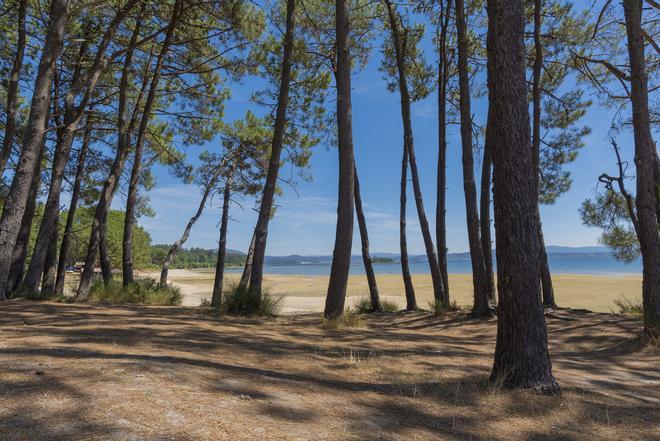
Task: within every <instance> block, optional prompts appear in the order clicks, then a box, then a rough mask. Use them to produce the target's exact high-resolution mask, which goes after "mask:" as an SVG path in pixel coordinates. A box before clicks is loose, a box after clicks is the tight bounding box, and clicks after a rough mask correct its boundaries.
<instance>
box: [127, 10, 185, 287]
mask: <svg viewBox="0 0 660 441" xmlns="http://www.w3.org/2000/svg"><path fill="white" fill-rule="evenodd" d="M182 8H183V0H177V2H176V3H175V5H174V10H173V13H172V18H171V19H170V23H169V26H168V27H167V32H166V33H165V39H164V41H163V45H162V47H161V49H160V53H159V54H158V59H157V61H156V67H155V68H154V73H153V76H152V77H151V85H150V86H149V94H148V95H147V100H146V102H145V104H144V110H143V111H142V121H140V127H139V128H138V134H137V140H136V142H135V152H134V156H133V168H132V169H131V177H130V180H129V183H128V196H127V197H126V212H125V215H124V236H123V240H122V259H121V263H122V274H123V280H122V283H123V285H124V287H126V286H128V285H130V284H131V283H133V282H134V275H133V249H132V244H133V224H134V223H135V206H136V204H137V199H138V198H137V196H138V194H137V192H138V185H139V180H140V171H141V167H142V152H143V149H144V144H145V142H146V141H145V139H146V136H147V128H148V126H149V121H150V120H151V111H152V108H153V105H154V102H155V100H156V93H157V89H158V83H159V82H160V74H161V71H162V69H163V65H164V63H165V56H166V55H167V52H168V51H169V49H170V46H171V44H172V40H173V38H174V31H175V30H176V26H177V23H178V21H179V18H180V17H181V14H182Z"/></svg>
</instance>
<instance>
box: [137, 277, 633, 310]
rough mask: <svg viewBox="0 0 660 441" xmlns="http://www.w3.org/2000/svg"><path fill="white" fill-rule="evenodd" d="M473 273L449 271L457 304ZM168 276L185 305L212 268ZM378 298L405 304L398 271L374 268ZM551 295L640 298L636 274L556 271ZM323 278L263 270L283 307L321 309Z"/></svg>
mask: <svg viewBox="0 0 660 441" xmlns="http://www.w3.org/2000/svg"><path fill="white" fill-rule="evenodd" d="M141 275H143V276H147V277H158V276H159V273H156V272H142V273H141ZM239 278H240V273H235V272H228V273H227V274H226V275H225V279H226V286H228V285H230V284H232V283H237V282H238V280H239ZM412 279H413V284H414V286H415V294H416V296H417V303H418V305H419V307H420V308H427V307H428V304H429V302H431V301H432V300H433V291H432V284H431V276H430V275H429V274H413V275H412ZM471 279H472V277H471V275H470V274H455V273H454V274H449V287H450V297H451V300H452V301H456V302H457V303H458V304H459V305H460V306H463V307H469V306H471V304H472V296H473V294H472V280H471ZM169 280H170V282H171V283H173V284H175V285H177V286H179V287H180V288H181V291H182V293H183V297H184V301H183V304H184V305H185V306H198V305H199V304H200V302H201V301H202V299H210V298H211V292H212V289H213V272H212V271H211V270H185V269H172V270H170V274H169ZM376 280H377V282H378V288H379V291H380V296H381V298H382V299H387V300H390V301H394V302H395V303H397V304H398V305H399V307H400V308H403V307H404V306H405V298H404V295H403V281H402V278H401V275H397V274H382V273H381V274H378V273H377V274H376ZM553 282H554V288H555V297H556V300H557V304H558V305H559V306H560V307H568V308H575V309H588V310H590V311H595V312H613V311H616V306H615V304H614V301H615V300H617V299H618V298H621V297H625V298H628V299H639V298H641V284H642V277H641V274H622V273H612V274H555V275H553ZM327 284H328V276H327V275H308V274H271V273H266V274H264V286H265V288H266V289H268V290H269V291H270V292H271V293H273V294H276V295H282V296H284V300H283V308H282V312H283V313H293V312H320V311H323V306H324V303H325V294H326V289H327ZM368 294H369V291H368V286H367V281H366V278H365V276H364V275H363V274H355V275H351V276H349V280H348V289H347V299H346V305H347V306H352V305H353V304H354V303H355V302H356V301H357V300H358V299H360V298H361V297H365V296H368Z"/></svg>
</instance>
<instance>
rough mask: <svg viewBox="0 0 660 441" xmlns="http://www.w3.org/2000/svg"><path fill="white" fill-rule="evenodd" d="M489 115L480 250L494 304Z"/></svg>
mask: <svg viewBox="0 0 660 441" xmlns="http://www.w3.org/2000/svg"><path fill="white" fill-rule="evenodd" d="M490 118H491V113H490V111H489V112H488V121H487V122H486V139H485V142H484V153H483V155H484V157H483V163H482V164H481V199H480V209H481V210H480V211H481V213H480V217H479V222H480V223H481V249H482V252H483V255H484V263H485V265H486V279H487V280H488V286H489V288H488V294H489V297H490V301H491V302H495V273H494V269H493V240H492V238H491V234H490V201H491V198H490V194H491V193H490V190H491V177H492V175H493V156H492V149H493V147H492V145H491V144H492V139H491V137H492V129H491V127H490Z"/></svg>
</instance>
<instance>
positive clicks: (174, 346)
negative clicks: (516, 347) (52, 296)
mask: <svg viewBox="0 0 660 441" xmlns="http://www.w3.org/2000/svg"><path fill="white" fill-rule="evenodd" d="M320 320H321V318H320V316H319V315H318V314H306V315H298V316H285V317H280V318H277V319H269V320H264V319H254V318H252V319H249V318H235V317H234V318H233V317H220V318H217V317H210V316H207V315H204V314H202V313H201V312H200V309H198V308H176V307H148V306H119V307H106V306H101V305H78V304H73V305H63V304H53V303H32V302H27V301H9V302H7V303H4V304H3V305H2V315H1V316H0V371H2V373H3V374H2V376H0V439H2V440H7V441H13V440H62V441H64V440H151V441H155V440H165V439H167V440H177V441H183V440H256V439H258V440H310V439H311V440H371V439H383V440H499V441H509V440H511V441H517V440H520V441H523V440H524V441H531V440H535V441H549V440H567V441H578V440H584V439H589V440H612V441H614V440H616V441H619V440H630V441H636V440H640V441H641V440H644V441H651V440H658V439H660V431H659V429H658V426H657V421H658V420H660V411H659V409H660V365H659V364H658V356H659V353H658V348H657V347H656V348H651V349H648V348H647V349H640V348H639V345H638V343H637V342H638V339H637V336H638V331H639V327H640V325H639V321H638V320H637V319H635V318H632V317H626V316H620V315H614V314H596V313H587V312H579V311H557V312H556V313H553V314H551V315H549V316H548V323H549V332H550V334H549V335H550V349H551V353H552V356H553V364H554V370H555V375H556V376H557V379H558V381H559V382H560V384H561V386H562V390H563V394H562V395H561V396H555V397H542V396H535V395H532V394H530V393H528V392H524V391H522V392H505V391H498V390H497V388H496V387H492V386H490V385H489V384H488V381H487V380H488V375H489V373H490V367H491V363H492V354H493V349H494V340H495V327H496V326H495V325H496V319H490V320H487V321H478V320H472V319H469V318H467V316H466V314H465V312H461V311H458V312H448V313H447V314H446V315H445V316H443V317H433V316H431V315H430V314H428V313H421V312H419V313H397V314H380V315H374V316H369V317H366V318H365V319H364V320H365V326H364V327H362V328H347V329H342V330H341V331H336V330H328V329H323V328H322V327H321V326H319V323H320Z"/></svg>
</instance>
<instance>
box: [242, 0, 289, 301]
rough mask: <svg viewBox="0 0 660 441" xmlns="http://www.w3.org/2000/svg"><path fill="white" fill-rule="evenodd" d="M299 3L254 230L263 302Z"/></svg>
mask: <svg viewBox="0 0 660 441" xmlns="http://www.w3.org/2000/svg"><path fill="white" fill-rule="evenodd" d="M295 13H296V1H295V0H287V2H286V30H285V32H284V40H283V41H282V45H283V54H282V72H281V77H280V85H279V93H278V98H277V111H276V114H275V124H274V127H273V140H272V143H271V150H270V159H269V160H268V172H267V173H266V182H265V184H264V189H263V193H262V195H261V204H260V207H259V216H258V218H257V224H256V225H255V227H254V241H255V242H254V254H253V257H252V272H251V274H250V286H249V293H250V295H251V296H254V297H255V298H257V299H258V300H259V301H261V285H262V282H263V274H264V259H265V257H266V241H267V238H268V222H269V221H270V214H271V211H272V209H273V198H274V196H275V188H276V187H277V175H278V173H279V171H280V156H281V154H282V145H283V144H284V132H285V129H286V111H287V106H288V105H289V87H290V84H289V83H290V81H291V66H292V64H293V43H294V41H293V40H294V34H295V24H296V22H295V16H296V15H295Z"/></svg>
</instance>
